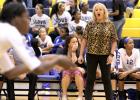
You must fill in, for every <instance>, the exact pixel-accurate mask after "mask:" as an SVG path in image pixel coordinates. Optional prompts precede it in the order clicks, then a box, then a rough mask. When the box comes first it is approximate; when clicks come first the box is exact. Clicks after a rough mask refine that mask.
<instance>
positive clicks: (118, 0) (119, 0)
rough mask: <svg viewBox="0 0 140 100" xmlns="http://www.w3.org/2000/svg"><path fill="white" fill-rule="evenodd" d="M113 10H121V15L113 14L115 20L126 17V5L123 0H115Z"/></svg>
mask: <svg viewBox="0 0 140 100" xmlns="http://www.w3.org/2000/svg"><path fill="white" fill-rule="evenodd" d="M112 3H113V4H112V10H113V12H115V11H116V10H119V15H117V16H113V20H114V21H118V20H121V19H122V18H124V11H125V6H124V2H123V0H113V2H112Z"/></svg>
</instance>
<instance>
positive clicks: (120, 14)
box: [109, 0, 125, 40]
mask: <svg viewBox="0 0 140 100" xmlns="http://www.w3.org/2000/svg"><path fill="white" fill-rule="evenodd" d="M112 2H113V3H112V10H113V12H111V13H110V14H109V15H110V16H112V17H113V21H114V24H115V27H116V29H117V34H118V38H119V40H120V39H121V34H122V28H123V25H124V23H125V19H124V11H125V6H124V1H123V0H113V1H112Z"/></svg>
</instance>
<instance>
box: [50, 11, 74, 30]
mask: <svg viewBox="0 0 140 100" xmlns="http://www.w3.org/2000/svg"><path fill="white" fill-rule="evenodd" d="M71 19H72V17H71V15H70V13H69V12H67V11H64V12H63V14H62V15H58V16H56V14H54V15H53V16H52V23H53V25H54V27H58V26H59V27H62V26H64V25H68V23H69V22H70V21H71Z"/></svg>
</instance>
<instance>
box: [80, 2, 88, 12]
mask: <svg viewBox="0 0 140 100" xmlns="http://www.w3.org/2000/svg"><path fill="white" fill-rule="evenodd" d="M88 8H89V5H88V4H87V3H83V7H82V10H83V11H87V10H88Z"/></svg>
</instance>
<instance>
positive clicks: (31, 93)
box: [6, 73, 37, 100]
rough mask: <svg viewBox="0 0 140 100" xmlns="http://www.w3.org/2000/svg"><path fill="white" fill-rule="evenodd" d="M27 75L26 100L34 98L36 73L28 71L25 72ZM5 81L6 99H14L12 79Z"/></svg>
mask: <svg viewBox="0 0 140 100" xmlns="http://www.w3.org/2000/svg"><path fill="white" fill-rule="evenodd" d="M27 77H28V78H29V92H28V100H34V96H35V87H36V81H37V75H36V74H34V73H29V74H27ZM6 82H7V94H8V100H15V93H14V80H9V79H6Z"/></svg>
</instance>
